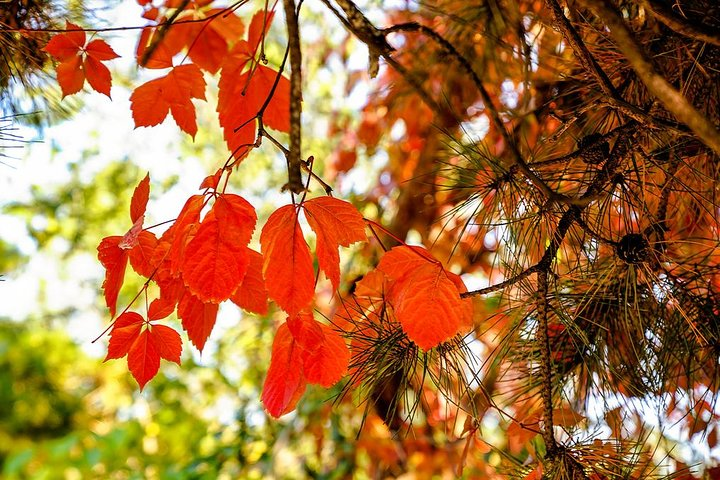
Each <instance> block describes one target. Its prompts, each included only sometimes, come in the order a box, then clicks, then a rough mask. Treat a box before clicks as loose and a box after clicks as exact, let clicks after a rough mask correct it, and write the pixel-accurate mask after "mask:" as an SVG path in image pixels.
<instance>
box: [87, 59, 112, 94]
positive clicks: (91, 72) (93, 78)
mask: <svg viewBox="0 0 720 480" xmlns="http://www.w3.org/2000/svg"><path fill="white" fill-rule="evenodd" d="M83 71H84V72H85V78H86V79H87V81H88V83H89V84H90V86H91V87H92V88H93V90H95V91H96V92H99V93H102V94H103V95H107V96H108V97H110V88H111V87H112V77H111V76H110V70H108V68H107V67H106V66H105V65H103V64H102V63H100V62H99V61H98V60H95V59H94V58H92V57H90V56H88V57H87V58H85V61H84V62H83Z"/></svg>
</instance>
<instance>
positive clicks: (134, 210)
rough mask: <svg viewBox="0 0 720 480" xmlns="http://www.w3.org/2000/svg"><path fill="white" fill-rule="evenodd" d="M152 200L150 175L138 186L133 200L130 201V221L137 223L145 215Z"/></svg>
mask: <svg viewBox="0 0 720 480" xmlns="http://www.w3.org/2000/svg"><path fill="white" fill-rule="evenodd" d="M149 198H150V174H149V173H148V174H147V175H145V178H143V179H142V180H140V183H138V186H137V187H135V191H134V192H133V196H132V200H130V221H132V222H133V223H135V222H137V219H138V218H140V217H141V216H143V215H145V210H146V209H147V203H148V199H149Z"/></svg>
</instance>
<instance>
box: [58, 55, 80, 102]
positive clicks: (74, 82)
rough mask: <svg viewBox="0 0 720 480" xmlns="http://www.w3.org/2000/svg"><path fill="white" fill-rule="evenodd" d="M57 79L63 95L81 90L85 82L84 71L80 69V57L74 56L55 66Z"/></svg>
mask: <svg viewBox="0 0 720 480" xmlns="http://www.w3.org/2000/svg"><path fill="white" fill-rule="evenodd" d="M57 80H58V83H59V84H60V89H61V90H62V94H63V97H67V96H68V95H72V94H74V93H77V92H79V91H80V90H82V87H83V85H84V84H85V73H84V72H83V70H82V57H80V56H75V57H71V58H69V59H68V60H65V61H64V62H62V63H60V64H59V65H58V66H57Z"/></svg>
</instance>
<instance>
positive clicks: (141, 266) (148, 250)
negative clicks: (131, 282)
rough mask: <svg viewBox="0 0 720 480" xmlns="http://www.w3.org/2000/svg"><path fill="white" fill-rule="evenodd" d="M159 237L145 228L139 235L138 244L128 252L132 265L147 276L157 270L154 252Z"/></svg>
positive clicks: (136, 270) (139, 272)
mask: <svg viewBox="0 0 720 480" xmlns="http://www.w3.org/2000/svg"><path fill="white" fill-rule="evenodd" d="M157 243H158V239H157V237H156V236H155V234H154V233H152V232H148V231H147V230H143V231H141V232H140V234H139V235H138V237H137V244H136V245H135V246H134V247H133V248H131V249H130V251H129V252H128V255H129V258H130V266H132V268H133V270H135V272H137V274H138V275H142V276H143V277H145V278H150V275H152V273H153V272H154V271H155V265H153V263H152V258H153V254H154V252H155V248H156V247H157Z"/></svg>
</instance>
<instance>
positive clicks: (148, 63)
mask: <svg viewBox="0 0 720 480" xmlns="http://www.w3.org/2000/svg"><path fill="white" fill-rule="evenodd" d="M154 35H155V28H154V27H146V28H143V30H142V32H140V39H139V40H138V46H137V51H136V56H137V63H138V65H140V66H143V67H145V68H151V69H161V68H172V66H173V64H172V57H173V55H174V54H176V53H177V52H171V51H170V49H168V47H167V45H166V42H160V43H159V44H158V45H156V46H155V47H153V48H154V49H153V50H152V53H151V54H150V56H149V57H148V58H147V59H145V63H142V62H143V57H144V56H145V51H146V49H147V48H148V46H149V44H150V42H152V41H153V36H154Z"/></svg>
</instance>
